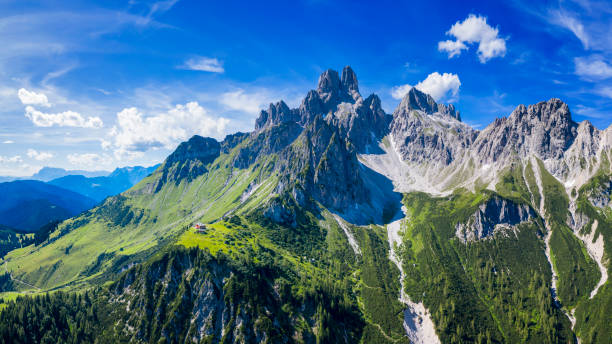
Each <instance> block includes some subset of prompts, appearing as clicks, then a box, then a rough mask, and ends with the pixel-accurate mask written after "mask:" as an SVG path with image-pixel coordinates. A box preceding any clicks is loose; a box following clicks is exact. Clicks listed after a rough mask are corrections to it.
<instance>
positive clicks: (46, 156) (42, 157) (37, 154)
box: [27, 148, 53, 161]
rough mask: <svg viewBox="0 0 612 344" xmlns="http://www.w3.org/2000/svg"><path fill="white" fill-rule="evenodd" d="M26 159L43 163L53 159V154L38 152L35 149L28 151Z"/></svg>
mask: <svg viewBox="0 0 612 344" xmlns="http://www.w3.org/2000/svg"><path fill="white" fill-rule="evenodd" d="M27 154H28V157H30V158H32V159H35V160H38V161H45V160H49V159H51V158H53V154H51V153H49V152H39V151H37V150H35V149H32V148H30V149H28V153H27Z"/></svg>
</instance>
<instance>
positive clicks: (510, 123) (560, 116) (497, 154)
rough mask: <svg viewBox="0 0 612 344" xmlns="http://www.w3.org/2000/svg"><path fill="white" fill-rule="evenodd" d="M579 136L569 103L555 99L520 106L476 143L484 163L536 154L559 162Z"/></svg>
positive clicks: (488, 128)
mask: <svg viewBox="0 0 612 344" xmlns="http://www.w3.org/2000/svg"><path fill="white" fill-rule="evenodd" d="M577 134H578V124H577V123H576V122H574V121H573V120H572V116H571V113H570V110H569V107H568V106H567V104H565V103H564V102H562V101H561V100H559V99H556V98H553V99H550V100H548V101H546V102H540V103H537V104H534V105H529V106H525V105H519V106H518V107H517V108H516V109H515V110H514V111H513V112H512V114H510V116H509V117H504V118H498V119H496V120H495V121H494V122H493V123H491V124H490V125H489V126H487V128H485V130H483V131H482V132H481V133H480V134H479V135H478V139H477V140H476V142H475V152H476V153H478V156H479V157H480V158H481V160H483V161H485V162H492V161H498V160H504V159H509V158H510V159H511V158H512V157H514V156H515V155H517V154H518V157H519V158H525V157H527V156H530V155H535V156H537V157H539V158H540V159H542V160H546V159H560V158H562V157H563V154H564V152H565V151H566V150H567V149H568V148H569V147H570V146H571V145H572V143H573V142H574V140H575V138H576V136H577Z"/></svg>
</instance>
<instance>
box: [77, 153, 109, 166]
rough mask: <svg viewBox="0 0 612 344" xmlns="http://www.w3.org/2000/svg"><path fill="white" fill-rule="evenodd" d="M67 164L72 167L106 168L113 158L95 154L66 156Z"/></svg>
mask: <svg viewBox="0 0 612 344" xmlns="http://www.w3.org/2000/svg"><path fill="white" fill-rule="evenodd" d="M66 159H68V162H70V163H71V164H72V165H75V166H79V167H89V168H91V167H93V168H98V167H100V166H108V165H110V164H111V163H112V161H113V158H111V157H110V156H109V155H108V154H96V153H84V154H78V153H73V154H68V155H67V156H66Z"/></svg>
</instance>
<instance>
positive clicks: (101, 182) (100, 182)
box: [48, 165, 159, 202]
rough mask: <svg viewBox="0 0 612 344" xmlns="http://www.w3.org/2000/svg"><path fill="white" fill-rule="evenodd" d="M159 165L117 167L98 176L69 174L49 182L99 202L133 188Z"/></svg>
mask: <svg viewBox="0 0 612 344" xmlns="http://www.w3.org/2000/svg"><path fill="white" fill-rule="evenodd" d="M158 166H159V165H155V166H151V167H141V166H135V167H123V168H117V169H115V170H114V171H113V172H112V173H110V174H109V175H107V176H97V177H87V176H85V175H67V176H62V177H59V178H56V179H53V180H51V181H49V182H48V183H49V184H51V185H55V186H59V187H62V188H65V189H68V190H71V191H74V192H77V193H80V194H82V195H85V196H87V197H90V198H92V199H94V200H96V201H98V202H99V201H101V200H103V199H105V198H106V197H108V196H112V195H116V194H119V193H121V192H123V191H125V190H127V189H129V188H131V187H132V186H134V185H135V184H137V183H138V182H139V181H140V180H142V179H143V178H144V177H146V176H148V175H149V174H151V173H152V172H153V171H155V169H156V168H157V167H158Z"/></svg>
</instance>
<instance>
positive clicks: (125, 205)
mask: <svg viewBox="0 0 612 344" xmlns="http://www.w3.org/2000/svg"><path fill="white" fill-rule="evenodd" d="M611 153H612V131H610V130H609V129H608V130H603V131H600V130H598V129H597V128H595V127H593V126H592V125H591V124H590V123H589V122H588V121H583V122H580V123H576V122H574V121H573V119H572V116H571V112H570V110H569V107H568V106H567V105H566V104H565V103H563V102H562V101H561V100H559V99H550V100H547V101H543V102H540V103H537V104H534V105H529V106H524V105H520V106H519V107H517V108H516V109H515V110H514V111H513V112H512V113H511V114H509V115H508V117H503V118H501V119H498V120H496V121H495V122H494V123H491V124H490V125H488V126H487V127H486V128H484V129H482V130H481V131H477V130H475V129H473V128H472V127H470V126H468V125H466V124H465V123H463V122H462V121H461V117H460V115H459V112H458V111H457V110H456V109H455V108H454V107H453V106H452V105H444V104H438V103H436V102H435V101H434V100H433V98H432V97H431V96H429V95H427V94H425V93H423V92H421V91H419V90H417V89H416V88H412V89H410V90H409V91H408V93H406V95H405V96H404V98H403V99H402V100H401V102H400V104H399V105H398V106H397V108H396V109H395V111H394V112H393V113H392V114H387V113H385V111H384V110H383V109H382V108H381V101H380V99H379V98H378V96H376V95H375V94H372V95H370V96H368V97H367V98H363V97H362V95H361V94H360V92H359V87H358V82H357V77H356V75H355V73H354V72H353V70H352V69H351V68H350V67H345V68H344V69H343V71H342V73H340V74H339V73H338V72H336V71H334V70H327V71H325V72H324V73H323V74H322V75H321V76H320V78H319V82H318V86H317V88H316V89H314V90H312V91H310V92H308V94H307V95H306V97H305V98H304V99H303V100H302V102H301V105H300V106H299V107H297V108H290V107H289V106H288V105H286V104H285V103H284V102H283V101H280V102H278V103H274V104H270V106H269V108H268V109H267V110H263V111H261V113H260V115H259V117H258V118H257V121H256V125H255V130H254V131H252V132H248V133H241V132H238V133H235V134H231V135H227V136H226V137H225V138H224V139H223V140H222V141H218V140H216V139H213V138H205V137H202V136H198V135H196V136H193V137H191V138H190V139H189V140H187V141H185V142H183V143H181V144H179V145H178V147H177V148H176V150H174V152H173V153H172V154H170V155H169V156H168V157H167V158H166V159H165V160H164V162H163V163H162V164H161V165H160V166H159V167H157V168H156V169H155V170H154V171H153V172H152V173H151V174H149V175H148V176H147V177H145V178H144V179H142V180H141V181H140V182H138V184H136V185H134V186H133V187H131V188H129V189H128V190H126V191H124V192H122V193H120V194H118V195H116V196H111V197H108V198H106V199H104V200H103V201H102V202H101V203H100V204H99V205H97V206H95V207H93V208H91V209H90V210H87V211H84V212H82V213H80V214H79V215H77V216H74V217H71V218H69V219H67V220H64V221H57V222H54V223H52V224H50V225H49V226H47V227H48V228H47V229H46V230H43V231H39V232H37V233H35V234H33V235H26V234H19V233H17V234H14V233H12V232H10V231H9V230H6V231H2V235H3V236H2V253H3V258H2V276H1V277H0V278H1V281H2V282H1V284H0V286H1V288H2V294H0V298H1V302H2V305H1V307H2V310H1V311H0V341H2V342H5V343H64V342H65V343H86V342H87V343H578V342H581V343H609V342H610V339H611V338H612V326H611V323H612V322H611V320H612V314H611V312H610V309H612V287H611V285H610V283H609V281H608V274H609V273H610V263H609V259H610V254H611V251H610V250H611V249H612V210H611V208H610V200H611V190H612V167H611V164H610V159H611V157H612V155H611ZM20 243H21V244H20ZM24 243H25V244H24Z"/></svg>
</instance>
